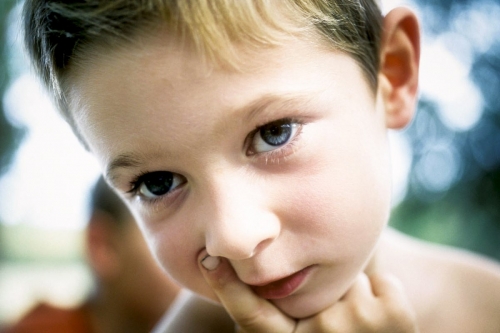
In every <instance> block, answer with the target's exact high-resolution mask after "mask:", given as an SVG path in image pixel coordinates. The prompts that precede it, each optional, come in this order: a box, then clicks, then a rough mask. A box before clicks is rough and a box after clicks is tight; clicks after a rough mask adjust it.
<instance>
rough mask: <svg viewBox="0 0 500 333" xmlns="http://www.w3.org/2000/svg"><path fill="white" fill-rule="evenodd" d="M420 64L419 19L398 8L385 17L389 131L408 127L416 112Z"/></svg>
mask: <svg viewBox="0 0 500 333" xmlns="http://www.w3.org/2000/svg"><path fill="white" fill-rule="evenodd" d="M419 61H420V32H419V24H418V20H417V18H416V17H415V15H414V14H413V12H412V11H411V10H409V9H407V8H396V9H394V10H392V11H391V12H389V13H388V14H387V15H386V17H385V18H384V31H383V37H382V45H381V57H380V71H379V88H378V89H379V92H378V93H379V96H380V97H381V98H382V99H383V102H384V106H385V115H386V126H387V127H388V128H394V129H397V128H402V127H404V126H406V125H407V124H408V123H409V122H410V120H411V118H412V117H413V113H414V110H415V104H416V98H417V88H418V70H419Z"/></svg>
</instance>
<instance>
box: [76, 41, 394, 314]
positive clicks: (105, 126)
mask: <svg viewBox="0 0 500 333" xmlns="http://www.w3.org/2000/svg"><path fill="white" fill-rule="evenodd" d="M161 37H162V38H163V39H151V40H141V43H140V44H139V43H137V45H136V46H135V47H133V48H132V47H131V48H129V50H126V51H125V50H123V49H122V50H119V51H113V52H107V53H104V55H103V56H102V57H98V58H97V59H94V61H93V62H92V63H91V64H90V65H89V66H87V67H85V68H84V69H82V70H80V72H79V73H77V74H76V76H75V79H74V81H73V83H74V88H73V90H72V91H71V94H70V102H71V103H72V107H73V110H74V117H75V119H76V124H77V126H78V127H79V129H80V131H81V133H82V134H83V137H84V138H85V139H86V140H87V142H88V143H89V145H90V147H91V150H92V151H93V152H94V153H95V155H96V156H97V157H98V159H99V160H100V163H101V164H102V166H103V169H104V170H105V172H107V178H108V180H109V181H110V182H111V184H112V185H113V186H114V187H115V188H116V189H118V191H119V192H120V193H122V195H123V197H125V198H126V200H127V201H128V202H129V204H130V206H131V207H132V209H134V210H135V212H136V215H138V216H139V217H140V220H141V221H140V224H141V228H142V229H143V231H144V232H145V234H146V237H147V238H148V240H149V244H150V247H151V248H152V250H153V252H154V253H155V254H156V256H157V257H158V259H159V260H160V262H161V263H162V265H163V266H164V268H165V269H166V270H167V271H168V272H169V273H170V274H171V275H172V276H173V277H174V278H175V279H176V280H177V281H179V282H180V283H181V284H183V285H184V286H186V287H187V288H190V289H192V290H194V291H195V292H197V293H200V294H202V295H205V296H208V297H211V298H215V296H214V294H213V293H212V291H211V290H210V288H209V287H208V285H207V284H206V283H205V281H204V279H203V277H202V275H201V272H200V271H199V268H198V264H197V258H198V255H199V253H200V252H201V251H202V250H204V249H206V250H207V251H208V253H209V254H210V255H212V256H222V257H226V258H228V259H229V260H230V262H231V264H232V266H233V267H234V269H235V271H236V273H237V275H238V276H239V278H240V279H241V280H242V281H243V282H245V283H247V284H249V285H263V284H267V283H269V282H272V281H275V280H277V279H281V278H284V277H288V276H290V275H292V274H294V273H297V272H300V273H299V274H296V275H294V276H293V277H292V278H291V279H290V280H291V282H290V283H289V284H288V287H287V286H283V284H282V285H281V286H276V285H275V286H274V287H273V286H270V287H268V288H266V287H262V288H254V290H255V291H256V293H257V294H259V295H261V296H263V297H264V298H270V299H273V300H272V302H273V303H274V304H275V305H277V306H278V307H279V308H280V309H281V310H283V311H284V312H285V313H287V314H289V315H291V316H294V317H305V316H308V315H311V314H313V313H316V312H317V311H319V310H321V309H323V308H325V307H326V306H329V305H331V304H333V303H334V302H336V301H337V300H338V299H339V298H340V297H341V296H342V295H343V294H344V293H345V292H346V290H347V289H348V288H349V286H350V285H351V283H352V282H353V280H354V278H355V277H356V276H357V274H358V273H359V272H360V271H361V270H363V269H364V268H365V266H366V264H367V263H368V261H369V260H370V257H371V254H372V253H373V251H374V248H375V246H376V243H377V240H378V238H379V236H380V233H381V231H382V229H383V227H384V225H385V223H386V221H387V217H388V211H389V198H390V177H389V163H388V151H387V143H386V136H385V120H384V118H385V115H384V111H383V106H382V104H383V103H381V102H380V101H379V99H378V98H376V96H374V93H373V92H372V91H371V90H370V88H369V85H368V84H367V82H366V81H365V79H364V76H363V74H362V71H361V70H360V68H359V66H358V65H357V64H356V63H355V61H354V60H353V59H351V58H350V57H349V56H346V55H344V54H342V53H339V52H334V51H332V50H328V49H326V48H325V47H320V46H319V45H318V43H316V44H314V43H312V42H308V41H305V40H300V39H296V40H289V41H284V42H283V44H282V45H281V46H278V47H274V48H269V49H262V50H260V51H259V52H255V53H252V54H250V53H249V52H247V53H243V52H242V51H241V50H240V51H239V52H241V57H242V59H243V64H244V65H243V70H244V71H243V72H236V71H233V70H224V69H221V68H218V67H216V66H211V65H210V64H207V62H203V60H202V59H201V58H199V57H198V56H197V55H196V54H195V53H194V52H191V51H189V50H188V49H182V48H181V47H180V46H179V44H176V41H175V40H170V39H169V38H168V37H166V36H161ZM161 40H162V41H161ZM268 124H270V125H268ZM153 172H154V173H153ZM132 189H133V190H132ZM287 288H290V289H287Z"/></svg>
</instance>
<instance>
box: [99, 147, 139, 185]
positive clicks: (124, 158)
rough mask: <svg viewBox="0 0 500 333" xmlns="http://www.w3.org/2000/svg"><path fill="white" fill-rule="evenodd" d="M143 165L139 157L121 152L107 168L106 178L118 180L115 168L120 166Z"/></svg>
mask: <svg viewBox="0 0 500 333" xmlns="http://www.w3.org/2000/svg"><path fill="white" fill-rule="evenodd" d="M140 165H141V162H140V161H139V159H138V158H137V157H135V156H134V155H132V154H120V155H118V156H117V157H116V158H115V159H113V160H112V161H111V163H110V164H109V165H108V167H107V168H106V172H105V175H106V178H107V179H109V181H110V182H112V183H113V182H114V180H116V175H115V170H116V169H120V168H135V167H138V166H140Z"/></svg>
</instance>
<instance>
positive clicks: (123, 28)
mask: <svg viewBox="0 0 500 333" xmlns="http://www.w3.org/2000/svg"><path fill="white" fill-rule="evenodd" d="M381 21H382V16H381V13H380V9H379V7H378V5H377V3H376V1H375V0H279V1H278V0H177V1H174V0H66V1H64V0H26V3H25V7H24V25H25V43H26V46H27V49H28V51H29V54H30V57H31V59H32V62H33V64H34V67H35V68H36V70H37V72H38V74H39V76H40V77H41V78H42V81H43V82H44V84H45V85H46V86H47V88H48V89H49V91H50V92H51V93H52V95H53V96H54V98H55V100H56V103H57V104H58V106H59V109H60V110H61V111H62V113H63V115H64V116H65V117H66V119H67V120H68V121H70V122H71V117H70V112H69V110H68V105H67V103H66V99H65V95H66V94H65V91H66V90H67V88H68V87H67V85H68V84H71V81H70V80H69V83H68V82H67V81H66V80H65V79H66V78H67V76H68V72H69V71H70V70H71V68H72V66H73V65H74V64H75V63H77V62H78V60H79V59H80V60H81V59H83V58H85V57H89V56H91V52H90V53H89V50H93V49H95V47H96V46H97V45H107V46H108V47H109V45H111V47H113V46H116V45H123V44H124V43H125V44H126V45H127V43H128V42H132V43H133V41H134V36H137V35H138V34H140V33H150V32H151V31H154V30H155V29H158V28H160V27H162V26H166V27H167V28H168V29H169V31H171V32H173V33H175V34H177V35H178V36H181V37H182V38H184V39H187V40H189V41H191V42H192V43H194V45H195V46H196V48H197V50H198V51H199V52H201V54H203V55H204V56H206V57H207V58H208V59H211V60H218V61H222V62H224V63H226V64H229V65H231V66H233V67H237V61H238V57H237V54H236V52H235V50H234V45H235V44H241V43H244V44H248V45H253V46H256V47H262V46H263V45H264V46H265V45H275V44H277V43H278V40H279V38H277V35H278V33H285V34H286V33H294V32H297V31H301V32H306V33H307V32H314V33H315V34H316V35H317V34H318V33H319V35H320V36H322V38H323V40H325V41H327V42H329V43H330V44H331V45H332V47H334V48H336V49H339V50H341V51H344V52H346V53H348V54H349V55H351V56H352V57H353V58H354V59H355V60H356V61H357V62H358V64H359V65H360V66H361V68H362V69H363V71H364V73H365V75H366V78H367V79H368V82H370V84H371V86H372V87H373V88H375V87H376V85H377V72H378V67H379V47H380V46H379V44H380V34H381ZM131 45H132V44H131ZM101 52H103V51H102V50H101ZM73 128H75V127H74V126H73Z"/></svg>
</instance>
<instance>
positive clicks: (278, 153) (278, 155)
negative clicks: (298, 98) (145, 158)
mask: <svg viewBox="0 0 500 333" xmlns="http://www.w3.org/2000/svg"><path fill="white" fill-rule="evenodd" d="M279 121H282V122H284V123H290V124H295V125H296V126H298V128H297V133H295V135H294V136H293V137H292V138H290V141H288V142H286V143H285V144H283V145H282V146H280V147H278V148H276V149H273V150H271V151H266V152H260V153H259V152H250V151H249V150H250V149H251V147H250V146H251V144H252V142H253V139H254V138H255V136H256V135H258V133H259V131H260V130H261V129H262V128H263V127H264V126H266V125H269V124H272V123H275V122H279ZM303 125H304V122H302V121H300V120H298V119H295V118H281V119H277V120H274V121H270V122H266V123H265V124H263V125H259V126H256V127H255V129H254V130H253V131H252V132H250V133H249V134H248V136H247V138H246V139H245V149H246V151H247V156H251V157H253V156H255V157H256V158H258V159H265V163H266V164H279V163H280V162H281V161H282V160H283V159H285V158H286V157H287V156H289V155H290V154H292V153H293V151H294V149H295V147H296V141H297V139H298V138H299V136H300V135H301V132H302V127H303ZM150 173H151V171H142V172H140V173H139V174H137V175H136V176H135V177H134V178H133V179H132V180H131V181H130V182H129V187H130V190H128V191H127V192H126V193H127V194H128V195H129V196H130V197H131V198H140V199H141V201H142V202H145V203H147V204H148V205H150V206H153V207H154V206H156V205H158V204H159V203H160V202H161V201H163V200H167V199H168V198H169V196H170V194H171V193H173V192H174V191H175V189H174V190H172V191H170V192H168V193H166V194H165V195H162V196H159V197H157V198H146V197H145V196H144V195H142V194H141V193H140V187H141V185H142V183H143V182H144V178H145V176H147V175H148V174H150Z"/></svg>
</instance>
